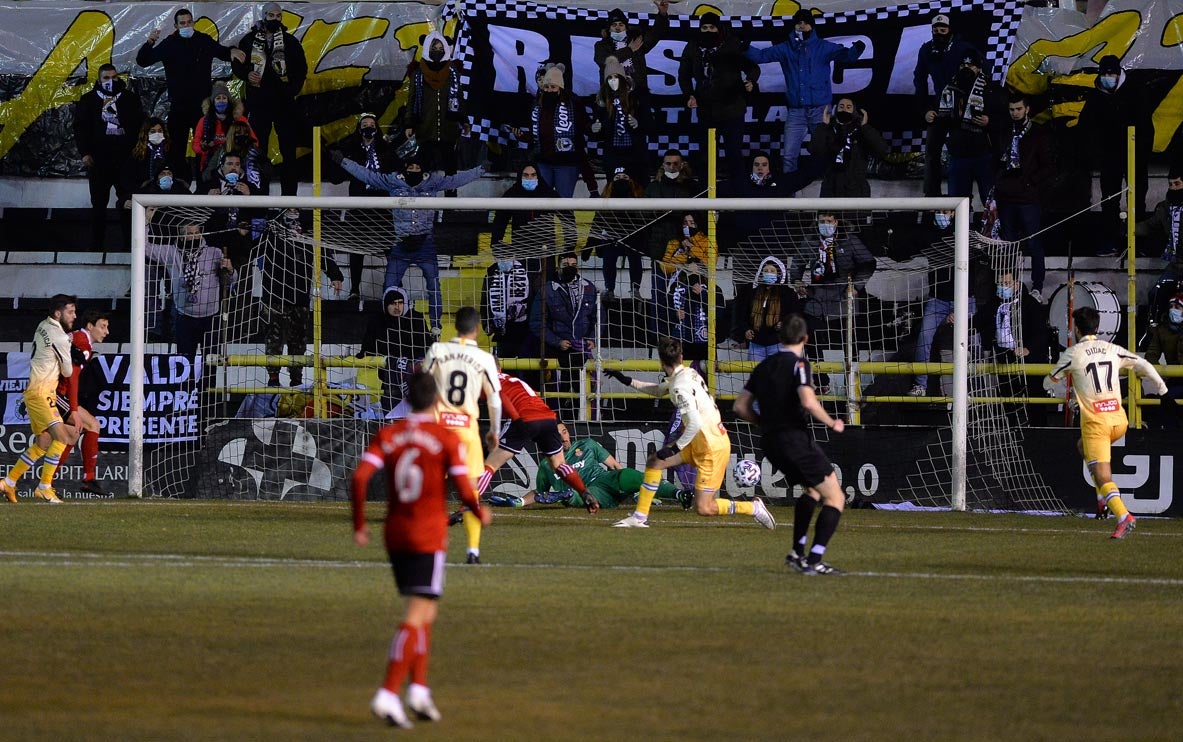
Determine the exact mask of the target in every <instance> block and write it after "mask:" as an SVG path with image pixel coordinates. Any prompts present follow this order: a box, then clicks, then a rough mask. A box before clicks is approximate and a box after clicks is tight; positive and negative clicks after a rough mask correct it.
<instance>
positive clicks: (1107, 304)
mask: <svg viewBox="0 0 1183 742" xmlns="http://www.w3.org/2000/svg"><path fill="white" fill-rule="evenodd" d="M1072 286H1073V292H1072V293H1073V301H1072V309H1073V310H1076V309H1080V308H1081V307H1092V308H1093V309H1096V310H1097V314H1099V315H1101V321H1100V323H1099V324H1098V325H1097V338H1099V339H1101V340H1106V341H1108V342H1113V338H1115V337H1117V330H1118V328H1119V327H1121V315H1122V310H1121V302H1119V301H1118V300H1117V294H1115V293H1114V292H1113V289H1111V288H1109V287H1108V286H1106V285H1105V284H1103V283H1097V282H1096V281H1077V282H1075V283H1074V284H1072ZM1048 322H1050V323H1051V326H1052V327H1054V328H1056V329H1057V330H1058V331H1059V332H1060V344H1061V345H1067V344H1068V340H1069V338H1070V337H1071V336H1070V335H1069V334H1068V284H1064V285H1063V286H1061V287H1060V288H1058V289H1056V292H1055V293H1054V294H1052V298H1051V300H1050V301H1049V302H1048Z"/></svg>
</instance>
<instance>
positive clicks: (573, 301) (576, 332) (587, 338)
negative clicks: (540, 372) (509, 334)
mask: <svg viewBox="0 0 1183 742" xmlns="http://www.w3.org/2000/svg"><path fill="white" fill-rule="evenodd" d="M543 302H545V303H546V309H545V312H544V311H543V306H542V304H543ZM544 315H545V316H544ZM598 320H599V317H598V316H597V314H596V287H595V286H593V285H592V282H591V281H589V280H587V279H586V278H581V277H580V275H579V258H578V256H576V255H575V253H573V252H567V253H563V254H562V255H561V256H559V272H558V275H556V276H554V277H553V278H552V279H551V280H549V281H547V283H546V287H545V290H544V292H543V293H542V294H541V295H540V296H539V297H538V298H537V299H536V300H535V301H534V304H533V306H531V308H530V332H531V333H532V334H533V335H534V337H536V338H540V339H541V340H542V342H543V344H544V347H545V350H546V357H547V358H554V359H557V365H558V370H557V373H556V374H555V378H553V383H552V384H550V385H548V387H549V388H550V389H553V390H555V391H559V392H573V391H576V390H578V389H579V384H578V375H579V374H580V373H582V369H583V366H584V363H585V362H586V360H587V359H588V358H589V357H590V354H591V353H593V352H594V351H595V349H596V344H595V337H596V326H597V324H598ZM577 407H578V400H576V399H572V398H563V399H561V400H560V401H559V408H560V410H561V411H562V412H563V413H564V415H563V416H564V417H566V418H568V419H570V415H571V414H573V413H574V411H575V409H576V408H577Z"/></svg>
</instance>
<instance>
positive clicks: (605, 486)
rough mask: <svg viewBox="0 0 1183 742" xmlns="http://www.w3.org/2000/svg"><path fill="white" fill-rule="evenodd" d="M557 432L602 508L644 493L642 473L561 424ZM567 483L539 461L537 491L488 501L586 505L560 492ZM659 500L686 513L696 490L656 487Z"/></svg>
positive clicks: (572, 494)
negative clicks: (677, 505)
mask: <svg viewBox="0 0 1183 742" xmlns="http://www.w3.org/2000/svg"><path fill="white" fill-rule="evenodd" d="M558 428H559V435H560V436H561V437H562V439H563V457H564V460H565V461H566V462H567V463H568V464H570V465H571V466H572V467H573V468H574V469H575V470H576V471H578V472H579V476H580V477H582V478H583V482H584V484H585V485H587V490H588V492H590V493H591V494H592V496H593V497H595V498H596V503H597V504H598V505H599V506H600V507H604V508H613V507H617V506H618V505H621V504H623V503H624V502H626V501H627V502H632V501H635V500H636V499H637V493H638V492H640V491H641V483H642V482H643V481H644V475H643V474H642V473H641V472H639V471H637V470H636V469H627V468H625V466H624V465H623V464H621V463H620V462H619V461H617V460H616V457H615V456H613V455H612V454H610V453H608V450H607V449H605V448H604V447H603V446H601V445H600V444H599V443H597V442H596V441H594V440H592V439H591V438H582V439H580V440H577V441H575V442H572V441H571V433H570V432H569V431H568V430H567V426H566V425H563V424H562V423H559V425H558ZM564 483H565V480H564V479H562V478H560V477H559V476H558V475H557V474H556V473H555V470H554V467H553V466H551V463H550V462H549V461H540V462H539V463H538V476H537V477H536V478H535V480H534V489H532V490H530V491H529V492H527V493H526V494H525V496H524V497H516V496H512V495H494V497H490V498H489V502H491V503H493V504H494V505H496V504H498V503H497V500H496V499H494V498H497V497H500V498H502V502H503V503H504V504H507V505H511V506H514V507H523V506H525V505H532V504H535V503H537V504H539V505H551V504H554V503H562V504H563V505H567V506H579V505H583V504H584V500H583V498H582V497H581V496H580V495H579V494H578V493H575V492H572V491H571V490H568V489H560V488H561V487H563V485H564ZM657 496H658V497H660V498H663V499H664V498H670V499H673V500H677V501H678V502H679V503H681V505H682V509H683V510H689V509H690V507H691V506H692V505H693V504H694V490H680V489H678V487H677V485H675V484H674V483H672V482H668V481H665V480H662V481H661V482H660V483H659V484H658V485H657Z"/></svg>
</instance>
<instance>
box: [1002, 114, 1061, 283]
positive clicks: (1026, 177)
mask: <svg viewBox="0 0 1183 742" xmlns="http://www.w3.org/2000/svg"><path fill="white" fill-rule="evenodd" d="M1007 112H1008V114H1009V126H1008V127H1006V128H1004V129H1003V130H1002V132H1001V134H1002V136H1001V142H999V144H1000V145H1001V147H1000V149H1001V156H1000V157H999V160H998V171H997V173H996V174H995V176H994V201H995V203H997V205H998V221H999V223H1000V224H999V236H1000V237H1002V239H1004V240H1011V241H1018V240H1022V241H1023V242H1022V247H1023V252H1025V253H1027V254H1028V255H1030V256H1031V295H1032V296H1034V297H1035V300H1036V301H1038V302H1040V303H1042V302H1043V293H1042V292H1043V275H1044V256H1043V237H1042V236H1041V235H1040V234H1039V232H1040V230H1041V228H1042V224H1043V216H1042V214H1043V209H1042V207H1041V206H1040V201H1041V200H1042V193H1043V190H1044V188H1045V186H1046V184H1047V182H1048V181H1049V180H1050V179H1051V177H1052V174H1053V171H1054V165H1053V163H1052V153H1051V142H1050V141H1049V139H1048V134H1047V130H1046V129H1045V128H1044V127H1043V126H1042V125H1040V124H1037V123H1035V122H1034V121H1032V120H1031V106H1030V103H1029V102H1028V100H1027V98H1026V97H1025V96H1022V95H1013V96H1011V99H1010V102H1009V103H1008V104H1007Z"/></svg>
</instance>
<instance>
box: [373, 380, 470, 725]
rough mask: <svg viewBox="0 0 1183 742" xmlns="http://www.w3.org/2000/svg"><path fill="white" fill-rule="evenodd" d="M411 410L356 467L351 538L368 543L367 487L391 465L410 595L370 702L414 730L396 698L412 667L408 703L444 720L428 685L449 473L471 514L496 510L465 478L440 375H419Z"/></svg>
mask: <svg viewBox="0 0 1183 742" xmlns="http://www.w3.org/2000/svg"><path fill="white" fill-rule="evenodd" d="M407 387H408V389H407V400H408V402H409V403H410V405H411V415H410V416H409V417H407V418H406V419H404V420H400V421H398V422H396V423H394V424H392V425H386V426H384V427H383V428H382V429H380V430H379V431H378V433H377V435H375V436H374V439H373V440H372V441H371V442H370V445H369V447H368V448H366V452H365V453H364V454H362V460H361V464H359V465H358V467H357V469H356V471H354V472H353V481H352V483H351V484H352V492H351V494H352V497H353V541H354V543H356V544H357V545H358V546H365V545H367V544H369V542H370V527H369V526H368V525H366V514H365V507H366V488H367V487H368V485H369V483H370V478H371V477H373V476H374V474H375V473H377V472H378V471H381V470H383V469H385V470H386V492H387V497H388V506H387V511H386V525H385V529H384V532H385V541H386V551H387V553H388V554H389V555H390V565H391V567H393V569H394V581H395V584H396V585H397V586H398V591H399V594H401V595H405V596H407V612H406V615H405V616H404V617H403V622H402V625H400V626H399V627H398V634H397V635H396V636H395V637H394V642H393V643H392V644H391V648H390V659H389V661H388V662H387V665H386V680H385V681H384V682H383V683H382V687H381V688H379V689H378V692H377V693H376V694H374V700H373V701H372V702H371V703H370V708H371V710H372V711H373V712H374V715H375V716H377V717H379V718H381V719H385V720H386V721H387V722H388V723H389V724H390V725H391V726H400V727H403V728H409V727H410V726H411V722H410V720H409V719H408V718H407V714H406V712H405V711H404V710H403V704H402V701H401V700H399V690H400V689H401V688H402V683H403V680H404V679H405V678H406V676H407V673H408V672H409V673H410V674H411V684H410V685H409V686H408V687H407V706H409V707H410V708H411V710H412V711H414V712H415V713H416V714H418V716H419V718H420V720H423V721H439V720H440V712H439V710H438V709H436V707H435V702H434V701H432V698H431V690H430V689H429V688H428V687H427V659H428V653H429V651H430V649H431V625H432V623H434V622H435V617H436V615H437V614H438V612H439V602H438V601H439V599H440V595H441V594H442V593H443V586H444V559H445V557H446V555H447V548H448V533H447V507H448V504H447V493H446V487H447V485H446V479H449V478H450V479H451V480H452V484H453V486H455V487H456V491H457V492H458V493H459V494H460V499H461V500H463V501H464V502H465V504H467V505H468V506H469V507H470V508H471V509H472V513H471V514H472V516H473V517H474V518H476V519H477V520H478V522H479V523H481V524H482V525H486V526H487V525H489V523H491V522H492V520H493V515H492V513H490V512H489V511H488V510H486V509H484V508H482V507H481V506H480V503H479V502H478V501H477V497H476V492H474V491H473V489H472V483H471V482H470V481H469V478H468V465H467V461H466V459H467V454H466V453H465V451H464V444H463V443H462V442H461V441H460V438H459V436H457V435H456V433H455V432H453V431H452V430H449V429H448V428H447V427H446V426H444V425H441V424H439V423H437V422H436V419H435V414H434V411H433V408H434V407H435V405H436V402H437V398H436V385H435V380H434V379H433V378H432V377H431V376H429V375H428V374H424V373H418V374H415V375H414V376H412V377H411V379H410V381H409V382H408V384H407Z"/></svg>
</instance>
